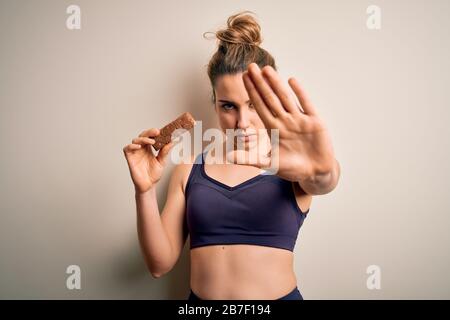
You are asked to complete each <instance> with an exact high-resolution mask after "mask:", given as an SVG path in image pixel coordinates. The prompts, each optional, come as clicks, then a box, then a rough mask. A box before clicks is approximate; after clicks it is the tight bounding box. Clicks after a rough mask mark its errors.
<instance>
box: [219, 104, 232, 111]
mask: <svg viewBox="0 0 450 320" xmlns="http://www.w3.org/2000/svg"><path fill="white" fill-rule="evenodd" d="M222 108H223V109H224V110H226V111H229V110H233V108H234V105H232V104H229V103H226V104H223V105H222Z"/></svg>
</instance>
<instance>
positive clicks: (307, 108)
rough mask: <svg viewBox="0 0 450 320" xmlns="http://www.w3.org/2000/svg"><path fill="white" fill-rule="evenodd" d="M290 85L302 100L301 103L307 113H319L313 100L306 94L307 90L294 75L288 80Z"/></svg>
mask: <svg viewBox="0 0 450 320" xmlns="http://www.w3.org/2000/svg"><path fill="white" fill-rule="evenodd" d="M288 83H289V85H290V86H291V88H292V90H293V91H294V93H295V95H296V96H297V98H298V101H299V102H300V105H301V107H302V109H303V112H304V113H305V114H307V115H311V116H313V115H317V110H316V108H315V107H314V106H313V104H312V102H311V101H310V100H309V97H308V95H307V94H306V91H305V90H304V89H303V87H302V86H301V85H300V83H299V82H298V81H297V79H295V78H294V77H292V78H289V80H288Z"/></svg>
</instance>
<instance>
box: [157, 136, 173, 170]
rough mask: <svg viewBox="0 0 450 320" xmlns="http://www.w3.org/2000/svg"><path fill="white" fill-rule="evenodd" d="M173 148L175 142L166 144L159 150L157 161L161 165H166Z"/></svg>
mask: <svg viewBox="0 0 450 320" xmlns="http://www.w3.org/2000/svg"><path fill="white" fill-rule="evenodd" d="M172 147H173V141H171V142H169V143H168V144H166V145H165V146H164V147H162V148H161V150H159V153H158V155H157V156H156V159H157V160H158V161H159V163H161V165H162V166H164V165H165V164H166V158H167V155H168V154H169V151H170V149H171V148H172Z"/></svg>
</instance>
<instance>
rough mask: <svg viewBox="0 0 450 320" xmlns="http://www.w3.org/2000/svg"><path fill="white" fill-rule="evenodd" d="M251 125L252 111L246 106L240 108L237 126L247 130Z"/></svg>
mask: <svg viewBox="0 0 450 320" xmlns="http://www.w3.org/2000/svg"><path fill="white" fill-rule="evenodd" d="M249 126H250V112H249V111H248V110H246V108H240V110H239V115H238V122H237V128H238V129H241V130H246V129H247V128H248V127H249Z"/></svg>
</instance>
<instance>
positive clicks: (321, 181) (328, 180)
mask: <svg viewBox="0 0 450 320" xmlns="http://www.w3.org/2000/svg"><path fill="white" fill-rule="evenodd" d="M340 174H341V168H340V165H339V162H338V161H337V160H336V159H335V164H334V166H333V168H332V170H330V171H329V172H327V173H323V174H318V175H315V176H312V177H310V178H307V179H304V180H301V181H299V182H298V183H299V184H300V186H301V187H302V189H303V190H304V191H305V192H306V193H308V194H311V195H321V194H327V193H330V192H331V191H333V190H334V189H335V188H336V186H337V184H338V181H339V177H340Z"/></svg>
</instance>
